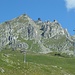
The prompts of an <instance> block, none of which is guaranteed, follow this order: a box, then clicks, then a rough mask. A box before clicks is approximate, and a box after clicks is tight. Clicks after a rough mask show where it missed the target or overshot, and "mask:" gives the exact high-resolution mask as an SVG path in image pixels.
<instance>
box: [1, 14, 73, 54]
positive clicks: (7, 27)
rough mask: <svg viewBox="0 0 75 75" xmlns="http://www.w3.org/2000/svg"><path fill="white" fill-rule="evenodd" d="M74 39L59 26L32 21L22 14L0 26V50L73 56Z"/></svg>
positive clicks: (56, 22)
mask: <svg viewBox="0 0 75 75" xmlns="http://www.w3.org/2000/svg"><path fill="white" fill-rule="evenodd" d="M73 39H74V37H73V38H72V36H70V34H69V33H68V31H67V29H64V28H62V26H61V24H60V23H59V22H58V21H57V20H54V21H53V22H50V21H49V20H48V21H45V22H43V21H42V20H41V19H40V18H38V20H36V21H34V20H32V19H31V18H30V17H29V16H28V15H26V14H23V15H21V16H19V17H17V18H14V19H12V20H10V21H6V22H4V23H1V24H0V48H1V49H3V48H7V47H8V48H12V49H13V50H17V49H22V48H23V49H28V51H31V52H35V53H36V52H38V53H49V52H52V51H58V52H62V53H63V52H65V53H68V54H69V52H70V51H71V53H70V54H72V55H73V54H74V52H73V51H74V49H73V43H74V40H73Z"/></svg>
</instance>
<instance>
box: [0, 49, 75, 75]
mask: <svg viewBox="0 0 75 75" xmlns="http://www.w3.org/2000/svg"><path fill="white" fill-rule="evenodd" d="M23 58H24V56H23V54H22V53H20V52H19V51H10V50H4V51H1V52H0V75H65V74H66V75H69V74H70V75H75V58H71V57H70V58H65V57H58V56H51V55H48V54H47V55H40V54H39V55H38V54H27V56H26V58H27V60H26V61H27V62H26V63H23ZM2 69H3V70H4V72H3V73H2Z"/></svg>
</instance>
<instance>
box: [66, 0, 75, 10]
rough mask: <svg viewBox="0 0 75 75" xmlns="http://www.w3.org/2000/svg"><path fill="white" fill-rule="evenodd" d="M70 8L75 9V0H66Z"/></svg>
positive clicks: (67, 6)
mask: <svg viewBox="0 0 75 75" xmlns="http://www.w3.org/2000/svg"><path fill="white" fill-rule="evenodd" d="M65 2H66V8H67V9H68V10H71V9H75V0H65Z"/></svg>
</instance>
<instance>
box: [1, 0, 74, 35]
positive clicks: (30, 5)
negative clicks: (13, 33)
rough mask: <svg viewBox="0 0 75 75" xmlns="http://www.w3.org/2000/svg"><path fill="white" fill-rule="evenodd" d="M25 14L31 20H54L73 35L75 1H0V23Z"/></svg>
mask: <svg viewBox="0 0 75 75" xmlns="http://www.w3.org/2000/svg"><path fill="white" fill-rule="evenodd" d="M24 13H26V14H27V15H29V16H30V17H31V18H32V19H33V20H37V18H38V17H40V18H41V20H43V21H45V20H46V21H47V20H50V21H51V22H52V21H53V20H54V19H56V20H57V21H58V22H59V23H60V24H61V26H62V27H63V28H67V29H68V32H69V33H70V34H71V35H73V34H74V32H73V30H74V29H75V0H0V23H2V22H4V21H7V20H11V19H13V18H15V17H18V16H20V15H22V14H24Z"/></svg>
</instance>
